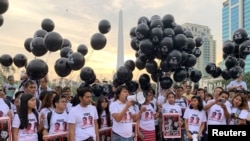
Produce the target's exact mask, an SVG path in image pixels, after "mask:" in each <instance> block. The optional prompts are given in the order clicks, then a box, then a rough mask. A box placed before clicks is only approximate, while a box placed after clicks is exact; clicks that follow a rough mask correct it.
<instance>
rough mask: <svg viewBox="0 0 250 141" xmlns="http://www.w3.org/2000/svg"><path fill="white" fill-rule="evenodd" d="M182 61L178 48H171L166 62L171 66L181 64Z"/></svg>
mask: <svg viewBox="0 0 250 141" xmlns="http://www.w3.org/2000/svg"><path fill="white" fill-rule="evenodd" d="M181 61H182V54H181V52H180V51H178V50H172V51H171V52H170V53H169V55H168V57H167V62H168V64H169V65H170V66H171V67H176V66H179V65H180V64H181Z"/></svg>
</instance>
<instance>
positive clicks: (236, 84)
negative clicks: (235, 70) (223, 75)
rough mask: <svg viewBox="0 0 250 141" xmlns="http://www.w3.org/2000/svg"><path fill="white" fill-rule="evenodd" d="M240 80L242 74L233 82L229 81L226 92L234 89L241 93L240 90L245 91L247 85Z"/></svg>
mask: <svg viewBox="0 0 250 141" xmlns="http://www.w3.org/2000/svg"><path fill="white" fill-rule="evenodd" d="M242 78H243V76H242V74H241V75H239V77H238V78H236V79H235V80H234V81H231V82H230V83H229V84H228V85H227V89H228V90H232V89H234V90H240V91H242V90H247V84H246V82H244V81H243V80H242Z"/></svg>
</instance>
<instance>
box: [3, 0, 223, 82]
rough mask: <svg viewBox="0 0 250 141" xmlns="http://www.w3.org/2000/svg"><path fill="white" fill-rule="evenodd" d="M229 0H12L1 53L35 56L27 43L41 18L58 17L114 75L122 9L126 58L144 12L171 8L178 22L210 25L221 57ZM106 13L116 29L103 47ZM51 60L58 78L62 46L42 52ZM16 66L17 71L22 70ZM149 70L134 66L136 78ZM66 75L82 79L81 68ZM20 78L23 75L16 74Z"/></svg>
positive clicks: (102, 74) (100, 70) (95, 64)
mask: <svg viewBox="0 0 250 141" xmlns="http://www.w3.org/2000/svg"><path fill="white" fill-rule="evenodd" d="M224 1H225V0H9V3H10V5H9V9H8V11H7V12H6V13H4V14H3V17H4V24H3V25H2V26H1V27H0V47H1V54H10V55H11V56H12V57H14V56H15V54H18V53H23V54H24V55H26V56H27V58H28V60H29V61H31V60H32V59H34V58H35V56H34V55H33V54H32V53H29V52H27V51H26V50H25V48H24V45H23V44H24V41H25V39H26V38H29V37H33V35H34V32H35V31H36V30H38V29H41V22H42V20H43V19H45V18H50V19H52V20H53V21H54V23H55V29H54V31H55V32H58V33H60V34H61V35H62V37H63V38H67V39H69V40H70V41H71V43H72V49H73V51H76V50H77V46H78V45H80V44H85V45H87V46H88V50H89V52H88V54H87V55H86V56H85V59H86V63H85V66H89V67H92V68H93V69H94V71H95V73H96V75H97V77H98V78H99V79H104V78H105V79H109V80H110V79H111V78H112V75H113V73H114V72H115V71H116V58H117V56H116V54H117V45H118V40H117V39H118V16H119V11H120V10H122V11H123V31H124V33H123V36H124V52H125V55H124V56H125V58H124V60H125V61H126V60H128V59H131V60H135V51H134V50H133V49H132V48H131V47H130V37H129V31H130V29H131V28H132V27H134V26H136V24H137V20H138V18H139V17H141V16H146V17H148V18H150V17H151V16H153V15H159V16H161V17H162V16H164V15H165V14H172V15H173V16H174V17H175V20H176V23H177V24H184V23H186V22H188V23H195V24H200V25H206V26H208V27H209V28H210V29H211V33H212V35H214V40H216V44H217V54H216V55H217V62H219V61H221V58H222V56H221V55H222V52H221V46H222V35H221V32H222V3H223V2H224ZM102 19H106V20H108V21H109V22H110V23H111V31H110V32H109V33H108V34H106V35H105V36H106V38H107V44H106V47H105V48H104V49H102V50H98V51H97V50H93V49H92V48H91V46H90V38H91V36H92V35H93V34H94V33H96V32H98V23H99V21H101V20H102ZM39 58H41V59H43V60H44V61H46V62H47V63H48V65H49V76H50V78H59V77H58V76H57V75H56V73H55V71H54V63H55V61H56V60H57V59H58V58H60V51H57V52H50V53H49V52H48V53H47V54H46V55H44V56H43V57H39ZM21 70H23V69H17V72H16V74H15V76H19V75H20V71H21ZM143 72H144V71H138V70H135V71H134V79H137V78H138V77H139V75H140V74H141V73H143ZM66 78H69V79H74V80H79V71H74V72H72V73H71V74H70V75H69V76H67V77H66ZM16 79H18V78H16Z"/></svg>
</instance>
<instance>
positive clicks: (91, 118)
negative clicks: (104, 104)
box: [88, 116, 93, 126]
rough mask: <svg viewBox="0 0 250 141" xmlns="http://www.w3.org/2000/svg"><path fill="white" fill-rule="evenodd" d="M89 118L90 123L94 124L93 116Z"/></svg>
mask: <svg viewBox="0 0 250 141" xmlns="http://www.w3.org/2000/svg"><path fill="white" fill-rule="evenodd" d="M88 119H89V125H91V126H92V125H93V117H92V116H89V117H88Z"/></svg>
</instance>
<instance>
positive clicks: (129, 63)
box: [124, 60, 135, 71]
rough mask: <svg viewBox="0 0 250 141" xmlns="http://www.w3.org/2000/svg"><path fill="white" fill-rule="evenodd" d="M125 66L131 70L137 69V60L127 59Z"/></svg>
mask: <svg viewBox="0 0 250 141" xmlns="http://www.w3.org/2000/svg"><path fill="white" fill-rule="evenodd" d="M124 66H126V67H128V68H129V69H130V70H131V71H134V69H135V62H134V61H133V60H127V61H126V62H125V63H124Z"/></svg>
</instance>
